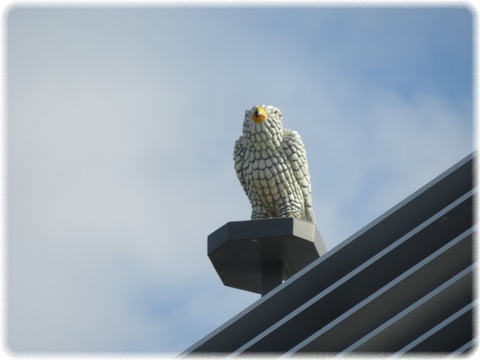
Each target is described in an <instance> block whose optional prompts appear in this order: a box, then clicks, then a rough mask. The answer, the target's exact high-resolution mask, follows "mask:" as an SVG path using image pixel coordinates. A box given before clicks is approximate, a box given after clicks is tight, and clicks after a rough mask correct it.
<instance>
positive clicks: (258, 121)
mask: <svg viewBox="0 0 480 360" xmlns="http://www.w3.org/2000/svg"><path fill="white" fill-rule="evenodd" d="M243 134H244V136H245V138H246V140H247V142H248V143H249V144H250V145H251V146H253V147H254V148H256V149H257V150H261V149H266V148H276V147H278V146H280V144H281V142H282V137H283V125H282V112H281V111H280V109H278V108H277V107H275V106H272V105H268V106H267V105H259V106H254V107H252V108H251V109H250V110H245V118H244V120H243Z"/></svg>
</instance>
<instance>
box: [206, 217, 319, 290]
mask: <svg viewBox="0 0 480 360" xmlns="http://www.w3.org/2000/svg"><path fill="white" fill-rule="evenodd" d="M325 252H326V248H325V244H324V242H323V239H322V237H321V236H320V233H319V232H318V230H317V227H316V226H315V225H314V224H312V223H310V222H308V221H304V220H300V219H295V218H275V219H264V220H249V221H235V222H229V223H227V224H225V225H224V226H222V227H221V228H219V229H218V230H216V231H215V232H213V233H212V234H210V235H209V236H208V257H209V258H210V260H211V261H212V264H213V266H214V267H215V270H216V271H217V273H218V275H219V276H220V279H221V280H222V282H223V284H224V285H226V286H230V287H234V288H238V289H242V290H247V291H252V292H256V293H259V294H262V296H263V295H265V294H266V293H268V292H269V291H270V290H272V289H273V288H275V287H276V286H278V285H280V284H281V283H282V282H283V281H285V280H286V279H288V278H289V277H291V276H292V275H293V274H295V273H297V272H298V271H300V270H301V269H303V268H304V267H305V266H307V265H308V264H310V263H311V262H312V261H314V260H315V259H317V258H318V257H319V256H320V255H323V254H324V253H325Z"/></svg>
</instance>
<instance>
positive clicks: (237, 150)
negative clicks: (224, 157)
mask: <svg viewBox="0 0 480 360" xmlns="http://www.w3.org/2000/svg"><path fill="white" fill-rule="evenodd" d="M246 151H247V147H246V145H245V138H244V136H243V135H242V136H240V137H239V138H238V140H237V141H235V147H234V149H233V160H234V161H235V171H236V172H237V177H238V180H240V184H241V185H242V188H243V190H244V191H245V193H246V194H247V195H248V192H247V185H246V183H245V180H244V178H243V163H244V159H245V152H246Z"/></svg>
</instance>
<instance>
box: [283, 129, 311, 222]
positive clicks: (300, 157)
mask: <svg viewBox="0 0 480 360" xmlns="http://www.w3.org/2000/svg"><path fill="white" fill-rule="evenodd" d="M282 147H283V151H284V152H285V154H286V155H287V158H288V160H289V161H290V165H291V166H292V170H293V175H294V176H295V179H296V180H297V181H298V184H299V185H300V188H301V189H302V193H303V198H304V201H305V216H306V220H308V221H310V222H312V223H315V216H314V214H313V209H312V187H311V184H310V173H309V171H308V162H307V153H306V152H305V145H304V144H303V141H302V139H301V138H300V135H299V134H298V133H297V132H296V131H292V130H285V131H284V134H283V142H282Z"/></svg>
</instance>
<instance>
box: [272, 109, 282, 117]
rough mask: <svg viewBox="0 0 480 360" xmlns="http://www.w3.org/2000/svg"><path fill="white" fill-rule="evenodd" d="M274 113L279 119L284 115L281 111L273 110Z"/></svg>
mask: <svg viewBox="0 0 480 360" xmlns="http://www.w3.org/2000/svg"><path fill="white" fill-rule="evenodd" d="M273 113H274V114H275V115H277V116H278V117H279V118H281V117H282V113H281V112H280V111H279V110H273Z"/></svg>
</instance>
